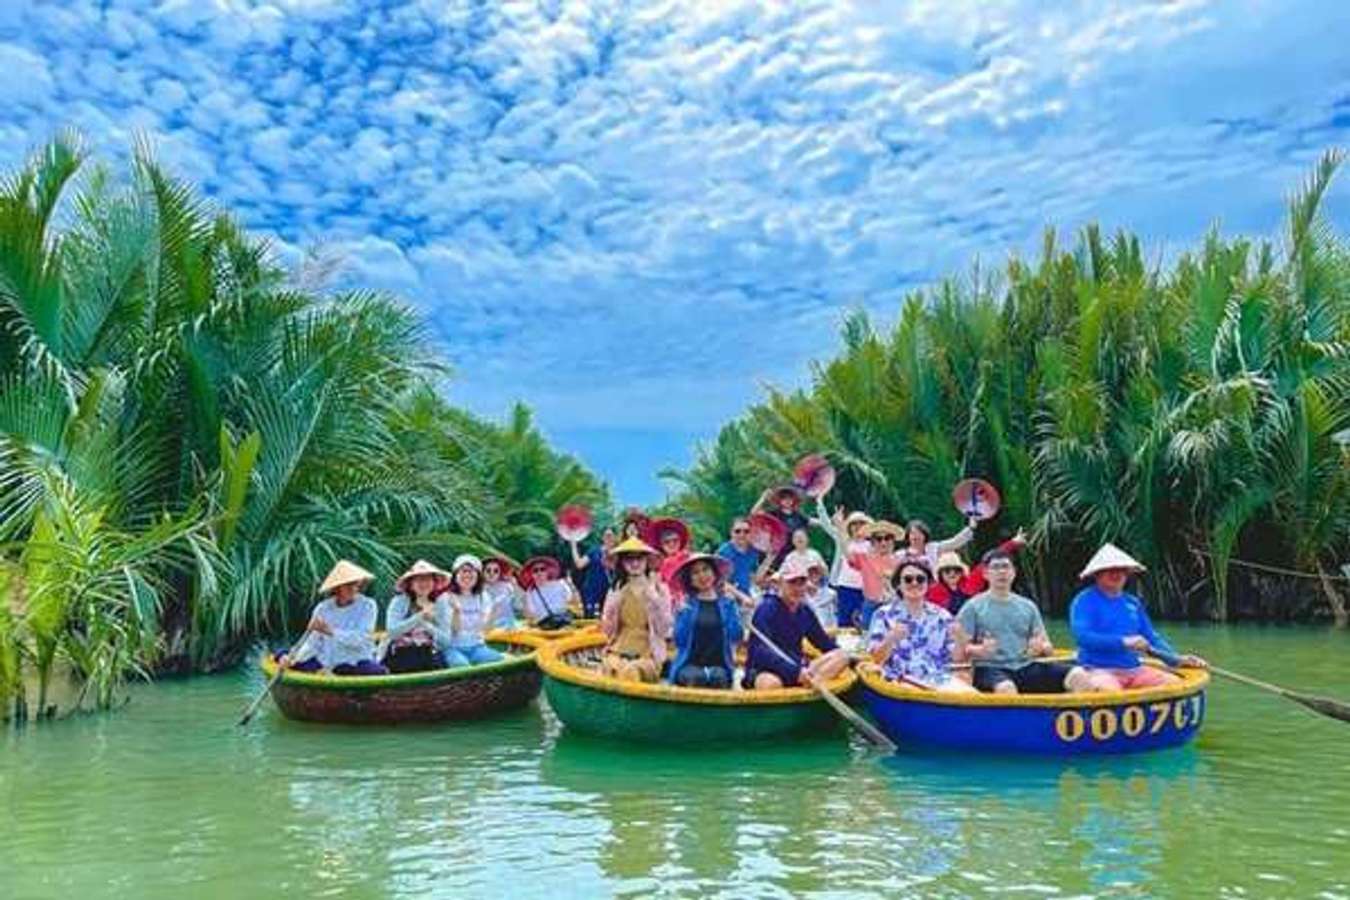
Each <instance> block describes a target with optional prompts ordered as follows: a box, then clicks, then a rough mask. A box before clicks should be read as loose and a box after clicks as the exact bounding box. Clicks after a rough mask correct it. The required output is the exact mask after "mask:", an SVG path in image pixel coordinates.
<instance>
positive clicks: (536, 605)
mask: <svg viewBox="0 0 1350 900" xmlns="http://www.w3.org/2000/svg"><path fill="white" fill-rule="evenodd" d="M571 599H572V591H571V589H569V588H568V587H567V584H566V583H565V582H563V581H562V579H558V580H556V581H549V582H546V583H544V584H539V583H538V582H535V585H534V587H532V588H530V589H529V590H528V591H526V592H525V616H526V618H528V619H529V620H530V621H531V622H538V621H539V620H540V619H543V618H547V617H548V616H554V615H558V614H560V613H565V612H567V601H568V600H571Z"/></svg>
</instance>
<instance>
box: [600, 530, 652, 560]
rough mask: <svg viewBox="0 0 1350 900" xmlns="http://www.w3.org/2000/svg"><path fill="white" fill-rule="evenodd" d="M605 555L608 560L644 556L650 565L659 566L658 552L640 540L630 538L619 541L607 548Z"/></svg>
mask: <svg viewBox="0 0 1350 900" xmlns="http://www.w3.org/2000/svg"><path fill="white" fill-rule="evenodd" d="M606 555H607V556H608V557H609V558H610V559H618V558H619V557H621V556H645V557H647V559H648V561H649V562H651V564H652V565H660V564H661V554H660V552H658V551H657V549H656V548H655V547H653V546H652V545H651V544H649V543H647V542H646V541H644V540H643V539H642V538H635V537H630V538H628V539H627V540H624V541H621V542H620V543H618V544H615V545H614V546H613V547H611V548H609V551H608V552H607V553H606Z"/></svg>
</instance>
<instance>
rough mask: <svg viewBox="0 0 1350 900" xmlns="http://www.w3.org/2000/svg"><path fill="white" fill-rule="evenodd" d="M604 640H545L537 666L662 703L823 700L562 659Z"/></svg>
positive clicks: (836, 690)
mask: <svg viewBox="0 0 1350 900" xmlns="http://www.w3.org/2000/svg"><path fill="white" fill-rule="evenodd" d="M606 643H607V639H606V638H605V636H604V635H603V634H600V633H598V632H594V631H592V632H587V633H583V634H576V635H571V636H569V637H566V638H563V639H561V640H556V641H549V642H547V643H545V644H544V645H543V646H542V647H540V648H539V668H540V669H542V670H543V672H544V674H545V675H547V676H548V677H550V678H556V679H557V680H558V681H563V682H566V683H568V684H574V685H578V686H579V687H585V688H591V689H592V690H596V691H602V692H604V693H607V694H619V695H621V696H625V697H635V698H638V699H641V700H659V701H663V702H666V703H695V704H701V705H704V706H750V707H754V706H781V705H784V704H791V703H823V702H824V701H823V700H821V699H820V695H819V694H817V693H816V692H815V691H814V690H812V689H811V688H805V687H795V688H784V689H782V690H778V691H747V690H742V689H741V688H739V687H737V688H732V689H730V690H717V689H714V688H690V687H676V686H675V685H673V684H668V683H666V682H664V681H659V682H656V683H655V684H647V683H644V682H640V681H620V680H619V679H617V678H610V677H608V676H605V675H602V674H600V673H599V672H598V671H592V670H590V669H583V668H581V667H579V666H574V665H572V664H571V663H569V662H567V661H566V660H564V659H563V657H564V656H565V655H567V654H569V653H574V652H576V651H578V650H599V649H600V648H602V647H604V646H605V644H606ZM857 681H858V676H857V675H856V674H855V673H854V672H853V670H852V669H845V670H844V671H843V672H841V673H840V674H839V675H837V676H835V677H834V678H833V679H832V680H830V681H829V682H827V684H826V687H827V688H829V690H830V692H831V693H833V694H842V693H844V692H845V691H847V690H849V688H851V687H853V686H854V685H855V684H856V683H857Z"/></svg>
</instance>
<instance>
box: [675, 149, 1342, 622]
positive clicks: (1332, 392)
mask: <svg viewBox="0 0 1350 900" xmlns="http://www.w3.org/2000/svg"><path fill="white" fill-rule="evenodd" d="M1339 161H1340V158H1339V156H1338V155H1336V154H1329V155H1328V156H1327V157H1326V158H1324V159H1323V161H1322V162H1321V164H1320V165H1319V166H1318V167H1317V169H1316V170H1315V171H1314V172H1313V174H1312V175H1311V177H1310V178H1309V180H1308V183H1307V184H1306V185H1305V186H1304V187H1303V188H1302V189H1301V190H1300V191H1299V192H1298V193H1297V194H1296V195H1295V196H1294V197H1293V199H1292V201H1291V203H1290V209H1289V216H1288V223H1287V230H1286V232H1285V234H1284V237H1283V240H1282V242H1281V243H1282V246H1278V247H1277V246H1274V245H1272V244H1270V243H1268V242H1253V241H1250V240H1245V239H1224V238H1222V237H1220V236H1219V235H1218V234H1217V233H1212V234H1210V235H1209V236H1208V237H1207V238H1206V240H1205V241H1204V243H1203V245H1201V246H1200V247H1198V248H1196V249H1194V250H1193V251H1191V252H1189V253H1186V254H1184V255H1182V256H1180V257H1179V258H1178V259H1176V260H1175V261H1174V262H1172V263H1170V264H1168V265H1165V266H1160V265H1155V264H1150V263H1149V262H1148V261H1147V260H1146V257H1145V254H1144V251H1143V250H1142V248H1141V246H1140V242H1139V240H1138V239H1137V238H1135V237H1133V236H1130V235H1128V234H1119V235H1117V236H1116V237H1115V238H1114V239H1110V240H1107V239H1104V238H1103V236H1102V235H1101V234H1100V233H1099V232H1098V230H1097V229H1096V228H1088V229H1087V230H1086V231H1085V232H1084V233H1083V235H1082V237H1081V239H1080V241H1079V243H1078V244H1077V246H1076V247H1074V248H1072V249H1068V250H1066V249H1063V248H1061V247H1060V246H1059V245H1058V243H1057V239H1056V237H1055V235H1054V233H1053V232H1051V233H1047V235H1046V237H1045V243H1044V249H1043V252H1042V254H1041V258H1040V260H1039V262H1038V263H1036V264H1028V263H1025V262H1023V261H1021V260H1018V259H1013V260H1012V261H1010V262H1009V263H1008V265H1007V268H1006V271H1005V272H1004V273H1003V275H1002V277H1001V278H988V277H984V276H982V275H980V274H978V273H977V274H976V275H975V276H974V277H972V278H970V279H968V280H962V281H957V280H952V281H948V282H946V283H944V284H942V285H940V286H939V287H937V288H935V289H933V290H931V291H928V292H924V293H920V294H915V295H914V296H912V297H910V298H909V299H908V301H907V302H906V303H905V304H904V307H903V309H902V310H901V311H900V314H899V317H898V320H897V321H896V323H895V325H894V327H892V328H890V329H889V330H888V331H886V332H884V333H880V332H878V330H877V329H876V328H875V327H874V325H873V324H872V322H871V321H870V320H869V318H868V316H867V315H865V314H863V313H861V312H858V313H854V314H851V315H850V316H849V317H848V318H847V319H846V321H845V323H844V326H843V330H842V337H843V345H844V346H843V350H842V352H841V353H840V354H839V355H838V356H837V357H836V358H834V359H832V360H830V361H828V362H825V363H821V364H819V365H817V366H816V367H815V369H814V376H813V380H812V383H811V385H810V387H809V388H808V389H806V390H803V391H798V392H795V393H778V392H771V393H770V394H769V396H768V397H767V398H766V400H764V401H763V402H762V403H760V404H757V405H755V406H754V407H752V408H751V409H750V410H749V411H748V412H746V413H745V414H744V415H743V416H742V417H741V418H740V419H738V420H737V421H734V422H732V423H731V424H729V425H727V426H726V427H724V428H723V430H722V432H721V434H719V436H718V438H717V440H716V442H715V443H713V444H712V445H711V446H708V447H704V448H702V450H701V452H700V455H699V457H698V458H697V460H696V462H695V464H694V466H693V467H692V468H691V469H690V470H689V471H687V472H671V473H666V474H667V476H668V477H670V478H671V479H673V480H674V481H675V483H676V492H675V494H674V496H673V497H672V502H671V505H672V506H673V507H675V508H683V509H687V510H689V511H690V513H691V514H692V515H693V517H694V518H695V519H696V520H697V522H698V524H699V525H700V526H701V527H702V528H703V529H704V530H705V531H718V532H720V531H722V530H723V529H725V527H726V525H727V523H728V520H729V519H730V517H731V516H732V515H734V514H735V513H737V512H741V511H743V510H745V509H746V508H747V507H748V506H749V504H750V503H751V502H753V500H754V498H755V497H756V496H757V495H758V493H759V491H760V489H762V488H763V487H765V486H766V485H768V484H772V483H775V482H779V481H781V480H783V478H784V475H785V473H786V472H787V471H789V470H790V467H791V464H792V462H793V460H795V459H796V458H797V457H798V456H800V455H802V454H804V453H806V452H810V451H816V450H822V451H824V452H825V453H826V454H827V455H828V456H829V457H831V458H832V460H833V461H834V462H835V463H836V468H837V469H838V471H839V483H838V486H837V487H836V488H835V491H834V493H833V494H832V495H831V497H830V502H831V504H834V503H839V504H843V505H845V506H847V507H848V508H850V509H853V508H862V509H865V510H868V511H870V512H872V513H874V514H877V515H882V516H886V517H888V518H895V519H903V518H906V517H909V516H916V515H917V516H922V517H924V518H926V519H928V520H929V521H931V522H933V523H934V524H935V525H939V526H940V527H939V530H945V531H954V530H955V529H956V528H957V527H959V525H960V519H959V517H958V515H957V513H956V511H955V510H954V509H953V508H952V504H951V499H950V498H951V489H952V486H953V485H954V484H955V482H956V481H958V480H959V479H960V478H961V477H963V476H982V477H985V478H988V479H990V480H991V481H993V482H994V483H995V484H996V485H998V486H999V488H1000V489H1001V490H1002V493H1003V498H1004V504H1005V509H1004V512H1003V513H1002V514H1001V515H1000V518H999V520H998V521H997V523H995V524H994V525H993V526H990V527H988V528H986V529H985V532H986V533H985V535H984V536H983V537H982V543H983V544H985V545H987V544H988V543H990V542H992V541H993V539H994V538H995V537H996V536H1006V535H1007V534H1010V533H1011V532H1012V530H1013V529H1014V528H1015V527H1016V526H1018V525H1025V526H1026V527H1027V528H1028V530H1029V531H1030V532H1031V534H1032V535H1033V545H1032V547H1031V549H1030V551H1029V552H1028V553H1026V554H1025V555H1024V557H1023V565H1022V567H1023V569H1024V571H1027V570H1029V572H1028V574H1029V575H1030V583H1031V584H1032V585H1033V587H1034V588H1035V589H1036V590H1037V591H1038V593H1039V595H1040V596H1041V597H1042V598H1043V599H1044V600H1046V601H1047V602H1049V603H1050V604H1051V605H1052V607H1055V608H1062V605H1063V603H1064V601H1065V599H1066V597H1067V596H1068V591H1069V589H1070V588H1071V587H1072V586H1073V584H1074V573H1075V572H1076V570H1077V568H1078V567H1079V566H1081V564H1082V562H1083V561H1084V560H1085V558H1086V556H1087V555H1088V554H1089V553H1091V551H1092V550H1093V549H1094V548H1095V546H1096V545H1097V544H1099V543H1100V542H1101V541H1103V540H1108V539H1109V540H1114V541H1117V542H1119V543H1121V544H1122V545H1124V546H1125V547H1127V548H1128V549H1130V550H1131V552H1133V553H1135V554H1136V555H1137V556H1139V557H1141V558H1142V559H1143V560H1144V561H1145V562H1146V563H1147V564H1148V565H1149V566H1150V569H1151V571H1150V575H1149V578H1148V583H1147V585H1146V588H1147V589H1148V591H1149V593H1150V594H1151V596H1152V598H1153V602H1154V603H1155V605H1156V607H1158V608H1161V609H1162V610H1164V611H1165V612H1167V613H1170V614H1173V615H1204V614H1208V615H1212V616H1214V617H1216V618H1219V619H1224V618H1228V617H1229V598H1230V595H1231V594H1232V593H1233V589H1232V585H1230V583H1229V582H1230V580H1235V579H1237V577H1238V573H1239V572H1248V571H1249V570H1246V569H1241V570H1239V569H1236V568H1234V567H1233V566H1232V565H1231V564H1230V560H1233V559H1241V560H1244V561H1246V560H1251V561H1256V562H1258V563H1263V564H1273V565H1276V566H1281V567H1287V568H1290V569H1294V570H1299V571H1302V572H1307V573H1311V574H1313V575H1315V576H1317V577H1315V578H1312V579H1304V580H1297V579H1296V581H1295V584H1296V587H1295V588H1294V594H1293V596H1292V597H1289V596H1286V597H1284V599H1283V601H1282V602H1284V603H1285V605H1286V606H1292V607H1294V608H1286V609H1283V610H1282V609H1278V608H1275V607H1276V606H1278V604H1275V603H1274V602H1273V601H1270V600H1269V598H1264V597H1255V598H1253V597H1250V596H1248V595H1249V594H1251V593H1261V592H1259V591H1254V590H1244V591H1243V609H1244V610H1246V611H1247V612H1249V613H1251V614H1254V615H1260V616H1262V617H1287V616H1312V615H1325V614H1326V613H1327V612H1331V613H1332V614H1333V615H1334V616H1335V618H1336V619H1337V621H1338V622H1339V623H1341V624H1344V623H1345V621H1346V613H1345V600H1344V595H1345V586H1344V583H1343V582H1341V581H1340V580H1339V571H1338V567H1339V564H1340V563H1342V562H1346V561H1350V456H1347V451H1346V448H1345V446H1344V444H1345V442H1346V441H1347V439H1348V438H1350V435H1347V434H1345V432H1346V429H1347V428H1350V402H1347V401H1348V399H1350V394H1348V393H1347V390H1348V389H1350V250H1347V248H1346V246H1345V245H1344V244H1343V243H1342V242H1341V241H1340V239H1339V238H1338V236H1337V235H1336V234H1335V233H1333V231H1332V230H1331V229H1330V227H1329V226H1328V225H1327V224H1326V223H1325V222H1324V220H1323V219H1322V217H1321V216H1320V214H1319V206H1320V204H1321V201H1322V198H1323V196H1324V194H1325V192H1326V190H1327V187H1328V185H1329V184H1330V182H1331V179H1332V176H1333V174H1334V172H1335V169H1336V167H1337V165H1338V163H1339ZM996 532H997V533H998V534H996ZM1230 572H1231V573H1233V574H1232V579H1230ZM1254 584H1255V583H1254V582H1252V581H1251V579H1250V578H1246V579H1245V580H1244V581H1243V586H1244V588H1251V587H1252V586H1253V585H1254Z"/></svg>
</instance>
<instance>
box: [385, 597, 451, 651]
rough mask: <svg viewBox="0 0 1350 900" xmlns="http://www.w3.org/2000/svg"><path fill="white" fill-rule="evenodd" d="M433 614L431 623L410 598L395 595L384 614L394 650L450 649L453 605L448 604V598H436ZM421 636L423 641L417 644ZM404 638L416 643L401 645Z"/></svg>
mask: <svg viewBox="0 0 1350 900" xmlns="http://www.w3.org/2000/svg"><path fill="white" fill-rule="evenodd" d="M433 610H434V613H433V616H434V617H433V620H432V621H430V622H428V621H427V620H426V619H424V618H423V617H422V614H421V613H420V612H419V611H418V610H417V609H416V608H415V607H414V606H413V604H412V601H411V600H409V598H408V596H407V595H406V594H395V595H394V598H393V599H392V600H390V601H389V607H388V608H387V609H386V610H385V611H384V628H385V633H386V637H385V639H386V640H387V641H389V642H390V644H392V645H394V646H398V645H399V644H401V643H422V642H426V643H430V644H434V645H435V646H436V647H438V648H440V649H442V650H443V649H445V648H446V647H448V646H449V645H450V604H449V603H447V602H446V599H445V594H441V595H440V596H439V597H437V598H436V600H435V603H434V605H433ZM417 635H422V636H423V640H422V641H419V640H417V637H416V636H417ZM404 637H411V638H413V640H411V641H401V640H400V638H404Z"/></svg>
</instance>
